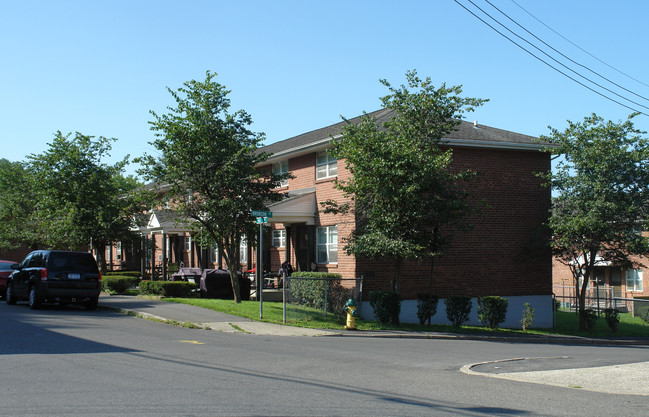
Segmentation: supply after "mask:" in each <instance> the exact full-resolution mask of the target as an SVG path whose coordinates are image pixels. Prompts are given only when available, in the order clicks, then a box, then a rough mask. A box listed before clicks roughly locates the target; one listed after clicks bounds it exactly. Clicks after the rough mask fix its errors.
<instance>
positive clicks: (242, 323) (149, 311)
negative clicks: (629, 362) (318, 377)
mask: <svg viewBox="0 0 649 417" xmlns="http://www.w3.org/2000/svg"><path fill="white" fill-rule="evenodd" d="M99 306H100V307H104V308H108V309H111V310H115V311H122V312H125V313H131V314H138V315H141V316H144V317H152V318H156V319H159V320H163V321H176V322H180V323H192V324H194V325H196V326H199V327H203V328H209V329H212V330H217V331H222V332H228V333H249V334H259V335H276V336H342V337H382V338H408V339H449V340H485V341H494V342H510V343H552V344H589V345H592V344H598V345H633V346H649V338H645V339H641V338H617V339H613V338H587V337H579V336H562V335H556V336H555V335H520V334H518V335H504V334H500V335H489V334H457V333H442V332H416V331H406V330H363V331H358V330H343V329H340V330H332V329H308V328H303V327H295V326H285V325H281V324H275V323H266V322H262V321H255V320H251V319H246V318H243V317H238V316H233V315H230V314H226V313H221V312H218V311H213V310H208V309H205V308H201V307H196V306H191V305H186V304H177V303H169V302H166V301H160V300H156V299H148V298H138V297H134V296H127V295H112V296H111V295H105V294H102V295H101V297H99Z"/></svg>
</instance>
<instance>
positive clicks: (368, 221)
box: [325, 71, 486, 294]
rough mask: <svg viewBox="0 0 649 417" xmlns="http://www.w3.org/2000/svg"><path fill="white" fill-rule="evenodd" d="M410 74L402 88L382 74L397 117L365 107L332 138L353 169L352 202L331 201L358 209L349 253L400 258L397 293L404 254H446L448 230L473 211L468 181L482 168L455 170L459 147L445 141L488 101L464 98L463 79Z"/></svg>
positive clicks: (386, 102)
mask: <svg viewBox="0 0 649 417" xmlns="http://www.w3.org/2000/svg"><path fill="white" fill-rule="evenodd" d="M406 78H407V85H405V86H404V85H402V86H401V87H399V88H393V87H392V86H391V85H390V84H389V83H388V82H387V81H386V80H381V83H382V84H383V85H385V86H386V87H387V88H388V89H389V91H390V94H388V95H386V96H385V97H382V98H381V101H382V103H383V108H386V109H392V110H394V116H393V117H391V118H390V119H389V120H387V121H386V122H384V123H382V124H379V123H377V121H376V120H375V119H374V118H373V117H370V116H369V115H367V114H364V115H363V116H362V118H361V122H360V123H358V124H353V123H350V122H348V123H347V124H345V125H344V126H343V129H342V137H341V138H340V139H336V140H333V141H332V143H333V147H334V148H333V149H332V150H331V153H332V154H333V155H334V156H335V157H337V158H339V159H344V160H345V164H346V167H347V168H348V169H349V170H350V172H351V174H352V176H351V178H350V179H348V180H344V181H338V182H337V183H336V187H337V188H338V189H340V190H342V191H343V193H344V195H345V197H346V198H348V199H350V200H351V201H352V202H351V203H347V204H344V203H343V204H340V203H339V202H336V201H328V202H326V203H325V206H326V207H327V210H329V211H334V212H336V211H338V212H345V211H347V210H351V211H352V212H353V213H354V214H355V216H356V229H355V230H354V231H353V233H352V234H351V236H350V238H349V239H348V241H347V244H346V246H345V249H346V250H347V251H348V252H349V253H351V254H354V255H356V256H358V257H365V258H372V259H377V258H392V259H394V260H395V261H396V262H395V268H394V272H393V278H392V282H391V287H392V288H391V290H392V291H393V292H395V293H397V294H398V293H399V286H400V271H401V267H402V264H403V261H404V260H405V259H412V260H416V259H423V258H427V257H434V256H437V255H440V254H441V252H442V250H443V248H444V246H445V244H447V243H448V235H447V234H446V233H445V232H446V231H448V230H449V229H450V228H451V227H452V226H457V225H458V224H459V223H460V222H461V219H463V217H464V216H465V215H466V213H467V210H468V208H469V198H468V197H469V196H468V194H467V192H466V191H465V189H464V185H465V181H466V180H468V179H470V178H472V177H473V176H474V175H475V173H474V172H470V171H457V170H453V169H450V165H451V163H452V150H451V149H448V148H446V149H443V148H442V147H441V146H440V145H443V143H442V139H443V138H444V137H445V136H446V135H447V134H448V133H450V132H451V131H453V130H454V128H455V127H456V126H457V125H458V124H459V123H460V118H461V116H462V114H463V113H464V112H466V111H472V110H473V109H474V108H475V107H476V106H480V105H482V104H483V103H484V102H485V101H486V100H482V99H475V98H464V97H460V94H461V92H462V89H461V87H460V86H454V87H450V88H449V87H446V85H445V84H442V85H441V87H439V88H435V87H434V86H433V84H432V82H431V80H430V78H426V79H425V80H422V79H420V78H419V77H418V76H417V73H416V71H409V72H407V73H406ZM431 281H432V267H431ZM431 285H432V284H431Z"/></svg>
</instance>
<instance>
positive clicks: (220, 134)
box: [142, 71, 286, 302]
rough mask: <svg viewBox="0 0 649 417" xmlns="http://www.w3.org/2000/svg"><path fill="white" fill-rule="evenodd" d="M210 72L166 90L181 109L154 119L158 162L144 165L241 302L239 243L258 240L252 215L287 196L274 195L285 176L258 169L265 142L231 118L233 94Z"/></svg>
mask: <svg viewBox="0 0 649 417" xmlns="http://www.w3.org/2000/svg"><path fill="white" fill-rule="evenodd" d="M215 77H216V74H215V73H211V72H210V71H207V73H206V77H205V81H195V80H192V81H188V82H185V83H184V87H181V88H179V89H177V90H175V91H174V90H172V89H170V88H167V90H168V91H169V93H170V94H171V95H172V97H173V98H174V100H175V102H176V107H169V108H168V110H169V113H167V114H163V115H158V114H156V113H155V112H153V111H152V112H151V114H152V115H153V118H154V120H153V121H151V122H150V124H151V129H152V130H153V131H155V132H156V137H157V138H156V139H155V140H154V141H153V142H152V143H151V144H152V145H153V146H154V147H155V148H156V149H157V150H158V151H159V152H160V156H159V157H157V158H154V157H153V156H150V155H146V156H145V157H144V158H142V162H143V165H144V170H143V173H144V174H145V175H146V176H147V177H148V178H149V179H153V180H156V181H159V182H161V183H164V184H168V185H169V186H170V187H171V188H170V197H171V198H172V199H173V201H174V203H175V208H174V209H175V210H176V211H177V212H178V213H179V214H181V215H183V216H185V217H187V218H191V219H193V220H195V221H196V222H195V224H194V225H195V227H196V228H200V229H202V230H203V232H204V233H206V234H207V235H208V236H209V237H210V239H211V241H212V242H213V243H214V244H216V245H217V246H218V248H219V251H220V253H222V254H223V257H224V259H225V261H226V264H227V266H228V269H229V270H230V276H231V279H232V288H233V291H234V296H235V300H236V301H237V302H239V301H240V296H239V282H238V279H237V278H236V272H237V271H238V270H239V269H240V266H239V259H240V253H239V251H240V249H239V248H240V243H241V240H242V238H244V237H250V238H251V239H250V240H252V239H253V238H254V236H255V234H254V231H255V226H254V223H253V222H252V217H251V211H252V210H264V209H265V208H266V207H267V205H268V204H269V203H272V202H274V201H279V200H281V199H282V198H283V197H284V196H283V195H281V194H278V193H276V192H275V191H274V188H276V187H277V186H278V185H279V181H280V180H282V179H283V178H285V177H286V175H278V174H274V173H273V172H271V170H267V171H263V170H259V169H257V168H256V166H258V165H259V164H261V163H263V162H264V161H266V160H267V159H268V157H269V156H270V155H269V154H266V153H263V152H259V151H258V149H259V147H260V146H261V144H262V142H263V140H264V135H263V134H262V133H254V132H252V131H251V130H250V129H249V126H250V125H251V124H252V118H251V116H250V115H249V114H248V113H246V112H245V111H243V110H237V111H235V112H230V99H229V98H228V97H227V96H228V94H229V93H230V91H229V90H227V89H226V88H225V86H223V85H221V84H219V83H217V82H216V81H214V78H215Z"/></svg>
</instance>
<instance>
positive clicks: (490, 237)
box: [271, 148, 552, 299]
mask: <svg viewBox="0 0 649 417" xmlns="http://www.w3.org/2000/svg"><path fill="white" fill-rule="evenodd" d="M452 166H453V168H454V169H458V170H459V169H472V170H475V171H478V172H479V175H478V178H477V179H476V182H475V184H472V185H471V186H470V187H469V189H470V190H471V192H472V195H473V196H474V199H473V205H474V209H475V212H474V213H473V214H472V215H471V216H470V217H469V222H470V224H471V225H472V228H471V229H469V230H461V231H452V233H453V239H452V243H451V247H450V248H449V250H448V251H447V253H446V254H445V255H443V256H441V257H438V258H436V260H435V270H434V277H433V292H434V293H435V294H437V295H438V296H440V297H446V296H449V295H468V296H473V297H475V296H479V295H502V296H516V295H548V294H551V293H552V263H551V258H550V254H549V251H548V250H547V249H546V248H544V247H543V246H542V245H541V244H540V243H541V242H542V239H543V238H544V237H547V234H545V232H544V229H543V223H544V222H545V221H546V220H547V215H548V211H549V208H550V191H549V190H548V189H547V188H544V187H542V186H541V180H540V179H539V178H538V177H536V176H535V175H534V173H535V172H543V171H547V170H548V169H550V158H549V156H548V155H547V154H544V153H541V152H539V151H508V150H494V149H481V148H456V149H455V150H454V162H453V165H452ZM289 170H290V171H291V173H292V174H293V175H294V176H295V177H296V178H294V179H291V180H290V181H289V187H288V188H284V189H288V190H297V189H303V188H308V187H313V186H315V187H316V200H317V204H318V210H319V212H318V213H317V215H316V226H329V225H338V264H336V265H318V267H317V270H319V271H328V272H336V273H340V274H341V275H342V276H343V278H355V277H357V276H360V275H361V274H363V275H364V276H365V281H364V290H365V292H369V291H371V290H374V289H389V282H390V279H391V277H392V273H393V261H392V260H391V259H384V260H355V259H354V258H353V257H351V256H348V255H347V254H346V251H345V250H344V246H345V240H344V239H345V238H346V237H347V236H348V235H349V233H350V232H351V231H352V230H353V228H354V219H353V217H352V216H351V215H345V216H343V215H333V214H325V213H323V212H322V211H321V210H322V208H321V207H320V203H321V202H323V201H326V200H328V199H334V200H337V201H339V202H341V201H343V198H342V193H341V192H340V191H338V190H336V189H335V188H334V179H333V178H332V179H325V180H316V179H315V153H312V154H308V155H304V156H300V157H297V158H292V159H290V160H289ZM349 175H350V174H349V172H348V171H347V170H346V169H345V168H344V162H343V161H338V179H339V180H345V179H347V178H349ZM292 252H293V251H292ZM271 256H272V257H273V265H276V264H275V263H276V262H280V261H281V260H282V259H283V250H280V251H279V252H278V253H276V254H275V255H271ZM294 256H295V255H294V253H293V254H292V257H294ZM291 261H292V262H295V259H291ZM429 282H430V261H424V262H412V261H407V262H406V263H405V264H404V268H403V270H402V273H401V293H402V296H403V298H404V299H413V298H415V297H416V294H417V293H419V292H426V291H427V290H428V286H429Z"/></svg>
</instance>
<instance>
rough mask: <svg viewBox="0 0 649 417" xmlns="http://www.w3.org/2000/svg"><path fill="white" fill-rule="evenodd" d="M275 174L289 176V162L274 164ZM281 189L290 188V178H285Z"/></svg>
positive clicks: (281, 182)
mask: <svg viewBox="0 0 649 417" xmlns="http://www.w3.org/2000/svg"><path fill="white" fill-rule="evenodd" d="M273 173H274V174H279V175H282V174H288V161H281V162H277V163H275V164H273ZM279 187H288V178H284V179H283V180H281V181H280V182H279Z"/></svg>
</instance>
